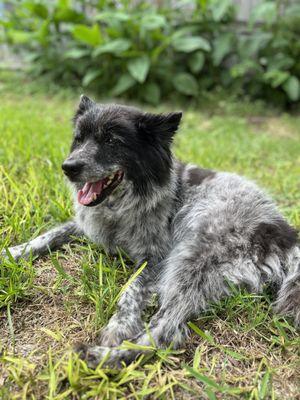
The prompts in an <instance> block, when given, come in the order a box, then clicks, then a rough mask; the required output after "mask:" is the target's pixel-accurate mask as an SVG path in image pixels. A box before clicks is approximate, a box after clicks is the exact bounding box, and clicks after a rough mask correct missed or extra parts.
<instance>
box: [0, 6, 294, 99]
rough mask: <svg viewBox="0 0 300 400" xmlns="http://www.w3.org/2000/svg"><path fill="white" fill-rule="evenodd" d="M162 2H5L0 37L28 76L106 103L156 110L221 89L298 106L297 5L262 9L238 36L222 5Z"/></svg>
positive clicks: (232, 16) (230, 11)
mask: <svg viewBox="0 0 300 400" xmlns="http://www.w3.org/2000/svg"><path fill="white" fill-rule="evenodd" d="M116 3H117V5H116ZM161 3H163V4H164V6H160V7H158V6H155V2H146V1H139V2H134V4H135V5H134V6H133V2H129V1H127V0H122V1H118V2H113V1H109V0H106V1H105V0H102V1H92V0H90V1H83V0H81V1H76V2H75V1H74V2H71V1H68V0H57V1H54V2H46V1H42V0H40V1H34V0H31V1H29V0H20V1H11V2H10V4H11V6H12V9H11V11H10V13H9V14H8V15H7V17H6V19H4V20H3V21H2V25H3V27H4V35H3V36H4V40H5V41H6V42H8V43H10V44H11V45H13V47H14V48H15V49H17V50H19V51H21V52H24V51H26V54H27V60H30V64H31V73H33V74H35V75H47V76H49V77H50V78H51V79H54V80H56V81H60V82H63V83H65V84H74V85H78V84H82V85H83V86H84V87H90V88H92V89H93V90H94V91H96V92H98V93H100V94H105V95H109V96H121V95H122V96H127V97H129V98H130V97H134V98H135V99H139V100H142V101H145V102H148V103H152V104H157V103H158V102H159V101H160V99H161V98H168V97H170V96H171V95H172V96H173V95H174V92H176V93H177V95H178V96H184V97H195V98H197V97H198V96H199V95H200V94H201V93H202V91H207V90H210V89H213V88H215V87H218V86H222V87H227V88H230V89H233V88H242V89H243V91H244V92H247V93H250V94H251V95H252V96H255V97H263V98H271V99H278V100H279V101H283V102H295V101H298V100H299V97H300V85H299V77H300V42H299V29H300V28H299V27H300V6H298V5H296V4H294V5H290V6H286V7H285V9H284V10H283V11H282V10H281V4H280V1H276V2H273V1H267V2H264V3H262V4H261V5H260V6H259V7H258V8H256V9H255V10H254V13H253V16H252V18H251V20H250V25H249V28H250V29H248V31H247V34H246V35H243V34H240V33H239V32H238V31H237V28H236V25H235V24H234V21H235V12H234V7H233V5H232V1H231V0H223V1H218V0H207V1H205V0H202V1H194V2H193V1H189V2H186V1H178V2H177V3H176V4H177V5H176V6H174V5H173V6H172V7H170V6H169V7H167V6H166V4H167V3H168V2H161ZM256 20H259V21H260V24H259V26H257V27H255V28H253V26H254V23H255V22H256Z"/></svg>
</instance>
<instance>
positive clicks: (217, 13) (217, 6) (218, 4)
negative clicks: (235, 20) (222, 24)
mask: <svg viewBox="0 0 300 400" xmlns="http://www.w3.org/2000/svg"><path fill="white" fill-rule="evenodd" d="M231 7H232V0H222V1H220V0H215V1H212V2H211V12H212V16H213V19H214V21H217V22H219V21H221V20H222V19H223V18H224V17H225V15H226V14H227V13H228V11H229V10H230V8H231Z"/></svg>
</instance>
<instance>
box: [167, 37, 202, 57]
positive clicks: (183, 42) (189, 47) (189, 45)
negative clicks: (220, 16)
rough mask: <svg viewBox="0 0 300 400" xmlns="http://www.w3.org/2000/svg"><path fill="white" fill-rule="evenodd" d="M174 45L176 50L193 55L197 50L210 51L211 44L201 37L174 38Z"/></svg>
mask: <svg viewBox="0 0 300 400" xmlns="http://www.w3.org/2000/svg"><path fill="white" fill-rule="evenodd" d="M172 45H173V47H174V49H175V50H177V51H182V52H184V53H191V52H192V51H195V50H204V51H210V44H209V42H208V41H207V40H206V39H204V38H203V37H201V36H189V37H179V38H175V39H174V38H173V40H172Z"/></svg>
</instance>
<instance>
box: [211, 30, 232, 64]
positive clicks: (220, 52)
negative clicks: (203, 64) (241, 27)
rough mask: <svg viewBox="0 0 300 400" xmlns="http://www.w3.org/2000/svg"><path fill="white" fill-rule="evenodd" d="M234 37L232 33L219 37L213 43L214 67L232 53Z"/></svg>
mask: <svg viewBox="0 0 300 400" xmlns="http://www.w3.org/2000/svg"><path fill="white" fill-rule="evenodd" d="M232 44H233V36H232V34H231V33H227V34H223V35H220V36H218V37H217V38H216V39H215V40H214V43H213V52H212V58H213V63H214V65H216V66H218V65H220V64H221V62H222V61H223V59H224V57H225V56H227V55H228V54H229V53H230V52H231V51H232Z"/></svg>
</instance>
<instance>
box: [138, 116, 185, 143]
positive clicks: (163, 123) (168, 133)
mask: <svg viewBox="0 0 300 400" xmlns="http://www.w3.org/2000/svg"><path fill="white" fill-rule="evenodd" d="M181 117H182V112H174V113H170V114H151V113H146V114H143V115H142V116H141V117H140V118H139V120H138V130H139V132H140V133H141V134H142V135H144V136H145V137H146V138H153V137H156V138H157V139H158V140H160V141H162V142H166V143H171V141H172V138H173V136H174V134H175V133H176V131H177V129H178V127H179V123H180V120H181Z"/></svg>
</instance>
